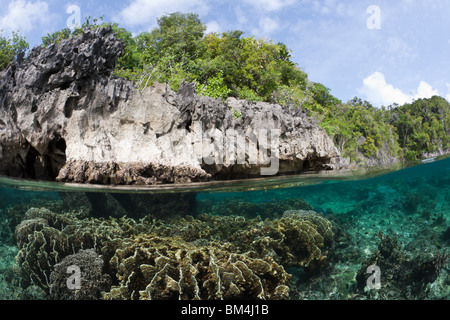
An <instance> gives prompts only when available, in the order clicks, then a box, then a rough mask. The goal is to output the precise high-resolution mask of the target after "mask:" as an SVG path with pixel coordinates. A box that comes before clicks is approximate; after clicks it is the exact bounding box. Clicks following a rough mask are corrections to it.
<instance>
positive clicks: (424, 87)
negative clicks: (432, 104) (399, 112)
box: [414, 81, 439, 99]
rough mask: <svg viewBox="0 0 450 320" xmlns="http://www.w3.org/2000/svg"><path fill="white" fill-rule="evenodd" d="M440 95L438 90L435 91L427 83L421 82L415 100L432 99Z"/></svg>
mask: <svg viewBox="0 0 450 320" xmlns="http://www.w3.org/2000/svg"><path fill="white" fill-rule="evenodd" d="M438 95H439V91H438V90H437V89H433V87H432V86H430V85H429V84H428V83H426V82H425V81H420V84H419V88H417V93H416V95H414V99H421V98H431V97H432V96H438Z"/></svg>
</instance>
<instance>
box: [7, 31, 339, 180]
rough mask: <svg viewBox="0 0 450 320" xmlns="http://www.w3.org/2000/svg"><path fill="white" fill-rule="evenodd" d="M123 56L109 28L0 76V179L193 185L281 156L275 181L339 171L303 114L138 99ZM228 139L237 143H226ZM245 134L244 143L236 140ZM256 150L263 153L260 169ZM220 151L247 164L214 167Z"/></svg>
mask: <svg viewBox="0 0 450 320" xmlns="http://www.w3.org/2000/svg"><path fill="white" fill-rule="evenodd" d="M122 50H123V44H122V42H121V41H120V40H118V39H116V38H115V36H114V33H113V31H112V29H111V28H100V29H96V30H85V31H84V32H83V33H82V34H81V35H79V36H78V37H76V38H72V39H68V40H66V41H62V42H61V43H59V44H53V45H50V46H49V47H47V48H40V47H37V48H35V49H33V51H32V52H31V54H30V56H29V57H28V58H27V59H26V60H24V62H22V63H20V64H19V63H18V62H13V63H12V64H11V65H10V66H9V67H8V68H7V69H6V70H4V71H2V72H1V73H0V138H1V140H0V174H3V175H9V176H15V177H25V178H35V179H46V180H55V179H56V180H58V181H66V182H78V183H86V182H88V183H103V184H158V183H188V182H197V181H207V180H210V179H211V178H217V179H228V178H246V177H252V176H259V175H260V172H261V168H262V167H268V166H269V165H271V163H269V160H270V159H275V158H269V157H274V155H276V154H277V153H278V157H277V163H278V164H279V167H278V168H277V170H276V173H296V172H301V171H304V170H324V169H325V170H328V169H335V168H336V167H337V166H339V159H340V158H339V153H338V151H337V149H336V148H335V146H334V144H333V142H332V141H331V139H330V138H329V137H328V136H327V134H326V133H325V132H324V131H323V130H322V129H321V128H320V127H319V126H318V125H317V124H316V123H314V121H312V120H311V119H309V118H308V117H306V116H305V115H304V114H303V113H302V112H301V110H295V111H292V110H286V109H285V108H282V107H281V106H279V105H273V104H269V103H251V102H248V101H241V100H236V99H234V98H229V99H228V100H226V101H222V100H218V99H212V98H208V97H199V96H197V95H196V94H195V88H194V86H193V85H192V84H187V83H182V85H181V86H180V89H179V90H178V92H177V93H175V92H173V91H172V90H170V88H168V87H167V86H166V85H160V84H156V85H155V86H153V87H150V88H147V89H146V90H144V91H138V90H136V89H135V88H134V86H133V84H132V82H129V81H127V80H125V79H120V78H117V77H115V76H114V75H113V74H112V73H113V70H114V65H115V62H116V60H117V58H118V57H119V55H120V53H121V52H122ZM236 114H239V115H240V116H239V117H236ZM261 129H265V130H271V129H277V130H279V131H278V132H279V141H278V142H279V143H278V145H277V146H278V148H273V146H271V145H269V142H271V141H273V142H275V141H276V140H273V139H274V138H273V137H270V138H266V140H267V141H264V140H263V137H262V136H261V132H260V130H261ZM230 130H231V131H232V132H234V136H233V133H232V134H231V136H230V135H227V133H229V132H230ZM238 131H239V132H241V133H243V134H244V135H245V140H243V141H244V143H241V144H240V143H239V141H240V140H239V139H233V138H236V132H238ZM205 134H207V135H206V136H205ZM230 138H231V139H230ZM214 139H215V140H214ZM217 139H219V140H217ZM222 142H223V143H222ZM250 142H253V143H255V146H256V150H257V156H256V158H255V159H254V160H253V161H251V159H250V158H251V156H250V154H249V153H250V147H247V146H246V143H247V144H249V143H250ZM214 143H217V145H220V144H222V145H223V147H224V149H225V150H235V151H236V153H235V154H236V156H237V155H241V156H242V159H244V161H242V162H238V161H233V159H232V157H231V156H228V157H227V156H226V157H225V158H224V157H215V158H211V157H210V158H208V152H210V151H211V149H210V148H211V146H216V144H214ZM208 148H209V149H208ZM199 150H200V152H199ZM269 150H270V152H269ZM216 151H217V150H216ZM211 154H213V153H211ZM219 154H220V153H219ZM205 159H206V160H208V161H205ZM211 159H212V161H211ZM220 159H222V160H223V159H225V160H226V161H224V163H221V161H220ZM249 159H250V160H249ZM234 160H236V159H234ZM278 160H279V161H278Z"/></svg>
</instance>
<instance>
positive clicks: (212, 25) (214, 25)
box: [206, 20, 223, 33]
mask: <svg viewBox="0 0 450 320" xmlns="http://www.w3.org/2000/svg"><path fill="white" fill-rule="evenodd" d="M222 31H223V28H222V27H221V26H220V24H219V23H218V22H217V21H215V20H213V21H210V22H208V23H206V33H212V32H217V33H220V32H222Z"/></svg>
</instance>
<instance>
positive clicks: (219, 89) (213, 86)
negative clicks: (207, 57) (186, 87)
mask: <svg viewBox="0 0 450 320" xmlns="http://www.w3.org/2000/svg"><path fill="white" fill-rule="evenodd" d="M198 92H199V93H200V94H201V95H204V96H208V97H213V98H222V99H226V98H227V97H228V95H229V94H230V92H231V90H230V89H228V87H227V86H226V85H225V83H224V79H223V72H220V73H218V74H217V75H216V76H215V77H214V78H211V79H210V80H209V81H208V85H202V86H201V88H200V89H199V90H198Z"/></svg>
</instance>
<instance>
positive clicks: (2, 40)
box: [0, 30, 29, 70]
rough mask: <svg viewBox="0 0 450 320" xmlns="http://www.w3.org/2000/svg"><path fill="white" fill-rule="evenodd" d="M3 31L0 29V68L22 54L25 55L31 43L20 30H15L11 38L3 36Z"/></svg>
mask: <svg viewBox="0 0 450 320" xmlns="http://www.w3.org/2000/svg"><path fill="white" fill-rule="evenodd" d="M1 33H2V31H1V30H0V70H3V69H6V67H8V65H9V64H10V63H11V62H12V61H13V60H14V59H16V58H17V57H18V56H19V55H20V54H23V55H25V53H26V52H27V51H28V48H29V44H28V43H27V42H26V40H25V38H24V37H22V36H21V35H19V32H18V31H14V32H13V33H12V36H11V37H10V38H7V37H4V36H2V35H1Z"/></svg>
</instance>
